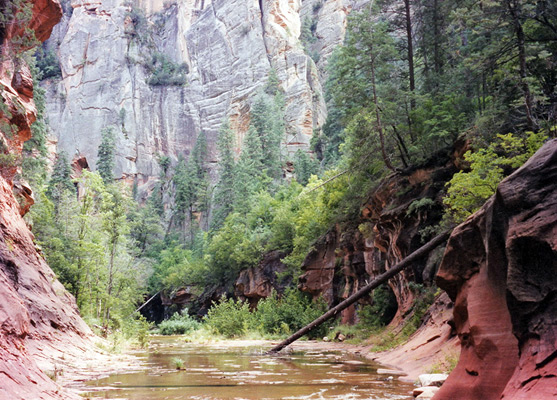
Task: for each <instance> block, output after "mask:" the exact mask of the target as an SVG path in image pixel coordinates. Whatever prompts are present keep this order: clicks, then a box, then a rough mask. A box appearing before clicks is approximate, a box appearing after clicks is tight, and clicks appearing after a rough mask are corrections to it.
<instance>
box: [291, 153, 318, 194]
mask: <svg viewBox="0 0 557 400" xmlns="http://www.w3.org/2000/svg"><path fill="white" fill-rule="evenodd" d="M317 171H318V166H317V163H316V162H315V160H313V159H312V158H311V157H310V156H309V155H308V153H306V152H305V151H302V150H298V151H297V152H296V155H295V157H294V172H295V173H296V180H297V181H298V182H299V183H300V184H302V185H304V186H305V185H307V183H308V181H309V178H310V177H311V176H312V175H317Z"/></svg>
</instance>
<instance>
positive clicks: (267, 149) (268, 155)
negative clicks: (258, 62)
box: [250, 92, 284, 179]
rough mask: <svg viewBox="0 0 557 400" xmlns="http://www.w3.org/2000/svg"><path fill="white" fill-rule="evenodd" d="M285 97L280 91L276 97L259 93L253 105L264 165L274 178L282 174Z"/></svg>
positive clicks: (254, 120) (252, 110) (268, 173)
mask: <svg viewBox="0 0 557 400" xmlns="http://www.w3.org/2000/svg"><path fill="white" fill-rule="evenodd" d="M283 101H284V100H283V97H282V94H281V93H280V92H277V93H276V94H275V97H270V96H268V95H266V94H264V93H259V94H258V95H257V96H256V98H255V100H254V103H253V105H252V108H251V112H250V116H251V126H253V127H254V128H255V131H256V132H257V134H258V135H259V140H260V143H261V150H262V154H263V167H264V168H265V172H266V174H267V175H268V176H269V177H270V178H272V179H279V178H281V176H282V165H281V154H280V142H281V140H283V138H284V112H283Z"/></svg>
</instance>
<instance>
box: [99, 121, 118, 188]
mask: <svg viewBox="0 0 557 400" xmlns="http://www.w3.org/2000/svg"><path fill="white" fill-rule="evenodd" d="M115 150H116V137H115V136H114V129H113V128H112V127H107V128H104V129H103V130H102V132H101V143H100V145H99V149H98V154H97V156H98V160H97V170H98V171H99V175H100V176H101V178H102V179H103V181H104V183H105V184H109V183H110V182H112V181H113V180H114V157H115Z"/></svg>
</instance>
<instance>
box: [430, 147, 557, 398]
mask: <svg viewBox="0 0 557 400" xmlns="http://www.w3.org/2000/svg"><path fill="white" fill-rule="evenodd" d="M556 182H557V140H555V139H554V140H551V141H550V142H548V143H546V144H545V145H544V146H543V147H542V148H541V149H540V150H539V151H538V152H537V153H536V154H535V155H534V156H533V157H532V158H531V159H530V160H529V161H528V162H527V163H526V164H525V165H524V166H523V167H521V168H520V169H519V170H517V171H516V172H515V173H513V174H512V175H511V176H509V177H508V178H506V179H505V180H504V181H503V182H501V184H500V185H499V187H498V189H497V192H496V194H495V195H494V196H493V197H492V198H491V199H490V200H489V201H488V202H487V203H486V204H485V205H484V206H483V207H482V208H481V209H480V210H479V211H478V212H477V213H475V214H474V215H473V216H471V217H470V218H469V219H468V220H467V221H466V222H464V223H463V224H462V225H460V226H458V227H457V228H456V229H455V231H454V232H453V234H452V236H451V238H450V240H449V243H448V246H447V249H446V252H445V255H444V258H443V261H442V264H441V266H440V270H439V273H438V276H437V283H438V285H439V286H440V287H442V288H443V289H445V290H446V291H447V293H448V294H449V296H450V297H451V299H452V300H454V302H455V308H454V322H455V325H456V330H457V332H458V335H459V338H460V341H461V347H462V350H461V356H460V360H459V363H458V365H457V367H456V368H455V370H454V371H453V373H452V374H451V375H450V376H449V378H448V379H447V381H446V382H445V384H444V385H443V386H442V387H441V389H440V391H439V392H438V394H437V395H436V396H435V399H437V400H440V399H454V398H458V399H463V400H466V399H470V400H472V399H485V400H490V399H532V400H538V399H539V400H542V399H552V398H556V397H557V390H556V388H557V353H556V351H555V346H556V343H557V302H556V294H557V184H556Z"/></svg>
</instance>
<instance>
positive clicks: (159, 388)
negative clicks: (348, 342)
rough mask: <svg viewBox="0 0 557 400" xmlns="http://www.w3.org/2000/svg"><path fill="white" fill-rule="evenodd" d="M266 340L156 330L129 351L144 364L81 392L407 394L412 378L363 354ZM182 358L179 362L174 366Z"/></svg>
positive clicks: (148, 399)
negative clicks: (212, 338)
mask: <svg viewBox="0 0 557 400" xmlns="http://www.w3.org/2000/svg"><path fill="white" fill-rule="evenodd" d="M269 348H270V345H264V346H262V345H259V346H249V345H245V346H241V347H239V346H234V345H232V346H231V345H230V344H227V345H219V344H215V345H199V344H191V343H186V342H184V341H183V340H182V339H180V338H168V337H156V338H154V339H153V340H152V341H151V344H150V346H149V349H148V350H146V351H144V352H138V353H136V355H137V356H138V357H140V358H141V359H143V361H144V363H145V365H147V368H146V369H145V370H143V371H140V372H133V373H125V374H114V375H111V376H109V377H107V378H104V379H100V380H96V381H92V382H89V383H88V384H87V385H88V387H90V388H91V389H90V390H91V391H90V392H88V393H85V394H84V397H85V398H88V397H91V398H103V399H130V400H132V399H133V400H136V399H137V400H138V399H141V400H161V399H199V400H209V399H211V400H213V399H249V400H256V399H258V400H259V399H261V400H262V399H410V398H412V397H411V396H410V395H409V393H411V391H412V385H411V384H409V383H405V382H401V381H399V380H397V379H396V377H395V378H394V379H393V378H392V377H389V375H381V374H378V373H377V369H378V368H380V366H379V365H377V364H374V363H373V362H370V361H369V360H365V359H361V358H357V357H354V356H350V355H348V354H341V353H336V352H323V351H314V350H312V351H303V352H302V351H300V352H297V351H295V352H292V353H289V354H286V355H280V356H272V357H270V356H267V355H265V351H266V350H268V349H269ZM178 360H181V361H178ZM181 362H183V369H182V370H177V369H176V365H177V364H181Z"/></svg>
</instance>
